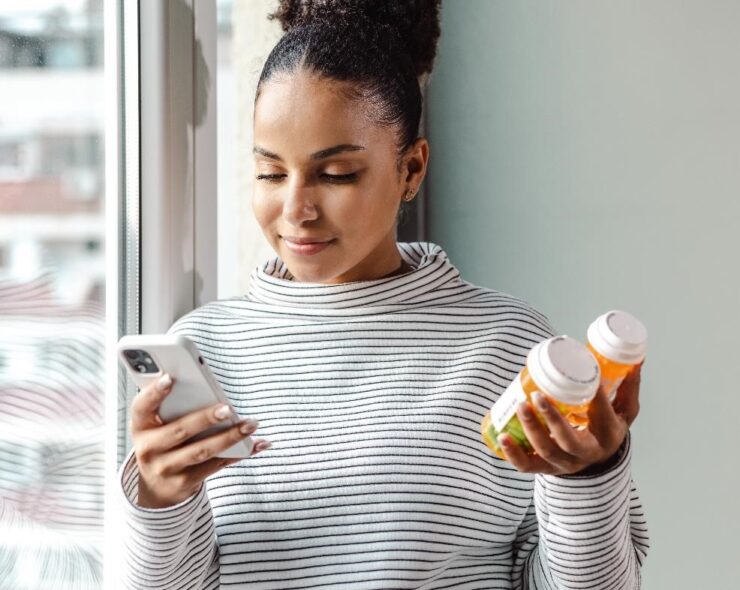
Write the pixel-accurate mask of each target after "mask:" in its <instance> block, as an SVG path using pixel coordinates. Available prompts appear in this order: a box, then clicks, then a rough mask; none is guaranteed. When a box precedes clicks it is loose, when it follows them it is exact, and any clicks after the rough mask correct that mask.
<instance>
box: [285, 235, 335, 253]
mask: <svg viewBox="0 0 740 590" xmlns="http://www.w3.org/2000/svg"><path fill="white" fill-rule="evenodd" d="M283 241H284V242H285V245H286V246H287V247H288V249H289V250H290V251H291V252H293V253H294V254H299V255H301V256H312V255H314V254H318V253H319V252H321V251H322V250H323V249H324V248H326V247H327V246H328V245H329V244H331V243H332V242H334V240H329V241H328V242H315V243H313V244H296V243H295V242H291V241H290V240H286V239H285V238H283Z"/></svg>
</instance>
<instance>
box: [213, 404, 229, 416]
mask: <svg viewBox="0 0 740 590" xmlns="http://www.w3.org/2000/svg"><path fill="white" fill-rule="evenodd" d="M214 415H215V416H216V418H218V419H219V420H223V419H224V418H228V417H229V416H230V415H231V408H230V407H229V406H228V405H226V404H224V405H223V406H219V407H218V408H216V411H215V412H214Z"/></svg>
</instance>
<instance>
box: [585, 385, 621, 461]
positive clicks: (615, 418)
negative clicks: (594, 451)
mask: <svg viewBox="0 0 740 590" xmlns="http://www.w3.org/2000/svg"><path fill="white" fill-rule="evenodd" d="M626 426H627V425H626V423H625V421H624V420H623V419H622V418H621V417H620V416H619V415H618V414H617V413H616V412H615V411H614V408H613V407H612V404H611V403H610V402H609V397H608V396H607V394H606V392H605V391H604V389H603V388H602V387H599V390H598V391H597V392H596V395H595V396H594V398H593V399H592V400H591V405H590V406H589V408H588V430H589V432H590V433H591V434H592V435H593V436H594V438H595V439H596V440H597V441H598V444H599V445H600V446H601V447H602V448H610V447H611V446H612V445H613V443H614V441H615V440H616V439H617V438H620V440H621V436H623V435H624V432H625V430H626Z"/></svg>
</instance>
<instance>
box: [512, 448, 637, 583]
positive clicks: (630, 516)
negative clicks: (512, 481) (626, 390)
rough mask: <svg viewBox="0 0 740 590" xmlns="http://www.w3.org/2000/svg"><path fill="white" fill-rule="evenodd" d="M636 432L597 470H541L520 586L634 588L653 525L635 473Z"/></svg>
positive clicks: (518, 546)
mask: <svg viewBox="0 0 740 590" xmlns="http://www.w3.org/2000/svg"><path fill="white" fill-rule="evenodd" d="M631 455H632V451H631V443H630V436H629V435H628V436H627V439H626V447H625V450H624V453H623V454H622V457H621V459H620V460H619V462H618V463H617V464H616V465H614V466H613V467H612V468H611V469H609V470H607V471H605V472H603V473H600V474H598V475H588V476H555V475H540V474H538V475H536V476H535V481H534V495H533V500H532V504H530V506H529V510H528V512H527V515H526V517H525V518H524V521H523V522H522V524H521V526H520V527H519V530H518V533H517V538H516V542H515V562H514V569H513V573H512V574H513V582H514V588H515V589H516V590H575V589H578V590H583V589H586V588H588V589H589V590H635V589H639V588H640V567H641V566H642V563H643V561H644V559H645V556H646V555H647V551H648V547H649V544H648V535H647V525H646V522H645V517H644V513H643V510H642V506H641V504H640V500H639V497H638V495H637V491H636V489H635V486H634V483H633V481H632V477H631V474H630V461H631Z"/></svg>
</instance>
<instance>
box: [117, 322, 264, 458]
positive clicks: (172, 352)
mask: <svg viewBox="0 0 740 590" xmlns="http://www.w3.org/2000/svg"><path fill="white" fill-rule="evenodd" d="M127 350H144V351H145V352H146V353H147V354H148V355H149V356H150V357H151V359H152V360H153V361H154V363H155V364H156V368H157V369H158V371H157V372H153V373H143V374H142V373H139V372H137V371H136V370H135V369H134V367H133V366H132V365H131V364H130V363H129V359H128V358H127V357H126V355H125V351H127ZM118 354H119V358H120V360H121V362H122V363H123V364H124V365H125V366H126V368H127V369H128V371H129V373H130V374H131V376H132V378H133V380H134V381H135V383H136V384H137V385H138V386H139V388H143V387H145V386H147V385H148V384H149V383H151V382H152V381H156V380H157V379H159V378H160V377H161V376H162V375H163V374H164V373H168V374H169V375H170V376H171V377H172V379H173V382H174V384H173V386H172V391H171V392H170V393H169V395H168V396H167V397H165V398H164V400H163V401H162V405H161V406H160V408H159V415H160V417H161V418H162V420H163V421H164V422H165V423H167V422H171V421H172V420H175V419H177V418H179V417H180V416H184V415H185V414H189V413H190V412H193V411H195V410H199V409H201V408H204V407H206V406H210V405H213V404H216V403H218V402H221V403H225V404H229V406H231V404H230V403H229V401H228V399H227V398H226V395H225V394H224V392H223V390H222V389H221V386H220V385H219V384H218V381H216V379H215V377H214V376H213V374H212V373H211V370H210V369H209V368H208V365H207V364H206V362H205V359H203V357H202V356H201V354H200V351H198V348H197V347H196V346H195V344H194V343H193V342H192V341H191V340H190V339H189V338H187V337H186V336H183V335H182V334H145V335H129V336H124V337H123V338H121V339H120V340H119V341H118ZM238 421H239V417H238V416H237V415H236V413H235V412H234V409H233V407H232V416H231V417H229V418H227V419H226V420H224V421H222V422H221V423H219V424H215V425H213V426H212V427H210V428H208V429H207V430H205V431H203V432H201V433H199V434H197V435H196V436H194V437H192V438H190V439H189V441H195V440H200V439H202V438H205V437H207V436H210V435H211V434H214V433H216V432H220V431H221V430H225V429H226V428H229V427H230V426H231V425H233V424H236V423H237V422H238ZM251 452H252V439H251V437H247V438H246V439H244V440H242V441H239V442H238V443H236V444H235V445H234V446H232V447H230V448H228V449H226V450H225V451H221V452H220V453H219V454H218V455H216V456H217V457H222V458H229V459H237V458H245V457H249V455H250V454H251Z"/></svg>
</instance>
